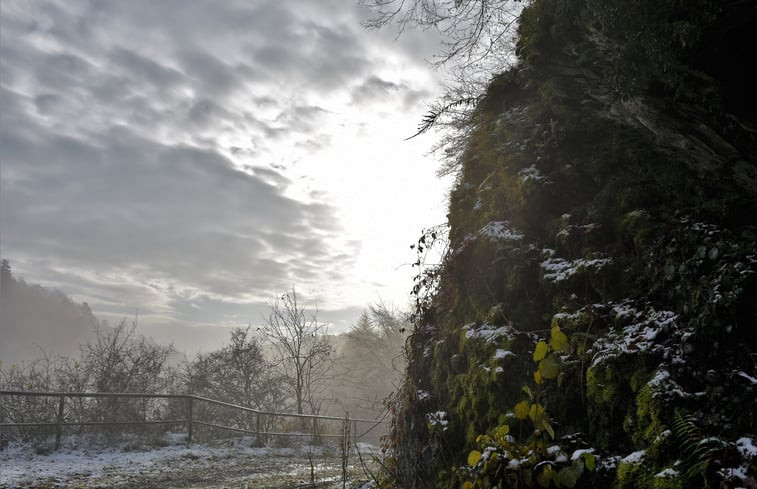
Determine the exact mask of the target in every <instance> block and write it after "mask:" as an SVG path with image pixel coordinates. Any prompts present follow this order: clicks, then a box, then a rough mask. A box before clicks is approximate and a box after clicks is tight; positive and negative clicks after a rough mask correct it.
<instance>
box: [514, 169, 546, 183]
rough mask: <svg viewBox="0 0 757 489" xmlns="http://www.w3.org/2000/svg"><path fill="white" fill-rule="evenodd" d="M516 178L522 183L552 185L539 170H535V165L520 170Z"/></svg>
mask: <svg viewBox="0 0 757 489" xmlns="http://www.w3.org/2000/svg"><path fill="white" fill-rule="evenodd" d="M518 176H519V177H520V179H521V181H522V182H541V183H552V182H551V181H550V180H549V178H547V177H545V176H544V175H542V174H541V173H540V172H539V169H538V168H536V165H531V166H529V167H528V168H524V169H522V170H521V171H519V172H518Z"/></svg>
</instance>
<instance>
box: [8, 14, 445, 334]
mask: <svg viewBox="0 0 757 489" xmlns="http://www.w3.org/2000/svg"><path fill="white" fill-rule="evenodd" d="M2 9H3V11H2V16H1V22H2V26H1V27H2V29H0V36H1V39H0V41H2V42H1V47H0V50H1V52H0V54H1V59H2V64H1V65H0V71H1V75H2V90H1V91H0V104H1V107H2V110H1V112H2V125H0V145H1V147H2V153H3V154H2V159H3V167H2V181H1V182H0V184H1V186H2V187H1V189H0V190H2V192H1V193H0V204H1V206H0V213H1V215H0V218H1V219H0V230H1V231H2V253H3V257H4V258H7V259H9V260H11V262H12V264H13V266H14V270H15V271H16V273H17V274H18V275H21V276H23V277H25V278H27V280H30V281H34V282H40V283H43V284H50V285H54V286H57V287H58V288H60V289H61V290H63V291H66V292H68V293H70V294H72V295H73V296H74V297H75V298H76V299H77V300H82V301H87V302H89V303H90V305H91V306H92V308H93V310H94V311H95V313H96V314H100V315H103V316H105V317H111V318H115V317H117V316H119V315H124V314H130V313H132V312H133V311H134V310H135V309H136V308H139V310H140V311H141V312H140V315H141V318H142V319H141V321H142V324H143V325H145V326H149V325H150V324H152V325H154V326H156V325H159V324H162V325H164V326H166V327H167V325H173V326H171V328H170V330H171V331H172V333H171V334H174V333H175V331H176V328H177V326H175V325H176V324H179V323H181V324H188V325H191V324H194V325H211V324H226V325H233V324H246V323H248V322H253V323H254V322H257V321H259V319H260V315H261V314H262V313H264V311H265V301H266V300H267V299H268V298H270V297H272V296H273V294H275V293H276V292H277V291H281V290H283V289H285V288H287V287H290V286H292V285H296V286H297V287H298V289H299V290H300V292H301V293H302V294H303V295H304V297H306V298H308V299H309V300H311V301H313V302H317V304H318V306H319V308H320V309H321V311H322V314H323V316H324V317H325V318H326V319H329V317H330V318H331V319H332V320H333V321H335V322H337V323H338V324H339V326H342V327H343V326H346V325H347V324H348V323H350V322H351V321H352V320H353V319H354V318H355V317H356V315H357V314H358V312H359V311H360V310H361V309H362V308H363V307H365V306H366V305H367V303H369V302H372V301H376V300H379V299H383V300H386V301H390V302H395V303H398V304H400V305H403V303H404V301H405V300H406V298H407V291H408V290H409V289H410V287H411V282H410V277H411V275H412V271H411V270H410V269H409V267H407V266H403V265H405V264H406V263H407V262H409V261H410V260H411V258H412V256H411V253H410V252H409V250H408V245H409V244H410V243H411V242H412V241H413V240H414V239H415V238H416V235H417V234H418V233H419V232H420V229H421V228H422V227H424V226H429V225H434V224H438V223H439V222H441V221H442V220H443V215H444V208H445V203H444V185H445V183H444V182H441V181H438V180H436V178H435V177H434V171H435V163H434V162H433V161H431V160H430V159H429V158H425V157H424V156H423V154H424V152H425V151H427V150H428V148H429V147H430V146H431V141H428V140H426V141H424V140H412V141H410V142H406V141H404V138H405V137H407V136H408V135H410V134H412V133H413V131H414V129H415V127H416V123H417V121H418V120H419V118H420V116H421V115H422V113H423V112H424V102H429V101H431V100H432V99H433V97H434V94H435V93H436V91H437V90H438V89H437V81H436V80H437V75H436V74H435V73H434V72H433V71H432V70H431V69H430V68H429V66H428V65H427V64H426V62H425V61H424V59H425V58H427V57H428V56H430V54H431V52H432V50H433V49H434V48H435V43H436V40H435V39H433V38H431V37H428V36H424V35H422V34H419V33H410V34H408V35H407V36H405V37H402V38H400V40H399V41H395V40H394V33H391V32H368V31H365V30H363V29H362V27H361V26H360V22H359V21H360V16H361V15H364V12H362V11H361V10H360V8H359V7H358V6H357V4H355V5H352V4H350V3H345V2H343V1H337V0H333V1H329V2H326V1H321V0H310V1H308V0H298V1H293V2H278V1H261V2H247V1H238V2H235V1H224V2H216V1H209V0H208V1H200V0H193V1H184V0H181V1H179V0H174V1H169V0H163V1H161V2H146V1H145V2H85V1H72V0H66V1H62V0H61V1H53V0H50V1H44V2H43V1H40V2H22V1H14V0H7V1H4V2H3V5H2ZM221 339H222V338H221ZM219 341H220V339H219Z"/></svg>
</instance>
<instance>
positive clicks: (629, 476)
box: [392, 0, 757, 489]
mask: <svg viewBox="0 0 757 489" xmlns="http://www.w3.org/2000/svg"><path fill="white" fill-rule="evenodd" d="M755 31H757V13H756V11H755V6H754V4H753V2H709V1H693V2H673V1H638V2H620V1H614V2H613V1H607V2H596V1H594V0H585V1H571V0H536V1H534V2H533V3H531V4H530V5H529V6H528V7H526V8H525V10H524V11H523V14H522V18H521V27H520V32H519V35H520V38H519V43H518V56H519V62H518V64H517V66H516V67H514V68H513V69H510V70H509V71H507V72H505V73H502V74H500V75H497V76H496V77H494V78H493V80H492V81H491V84H490V86H489V88H488V90H487V92H486V94H485V95H484V96H483V97H482V98H481V100H480V101H479V103H478V105H477V107H476V109H475V111H474V113H473V114H472V116H471V117H470V120H469V122H468V127H467V129H466V130H467V132H468V136H467V138H466V146H465V148H464V151H463V155H462V157H461V159H460V161H459V172H460V173H459V179H458V182H457V184H456V186H455V188H454V190H453V192H452V194H451V199H450V201H451V202H450V209H449V215H448V218H449V252H448V253H447V256H446V258H445V261H444V264H443V266H442V268H441V269H440V270H439V271H438V272H437V273H435V274H433V276H432V277H427V278H429V279H430V280H428V281H427V282H426V283H427V284H433V285H431V286H430V287H431V288H432V291H431V292H432V300H431V301H430V303H429V304H427V305H426V306H424V307H423V310H422V311H420V312H421V314H420V317H419V319H418V321H417V324H416V327H415V331H414V333H413V335H412V339H411V343H410V362H409V367H408V371H407V378H406V381H405V387H404V391H403V392H402V395H401V397H400V399H399V401H398V405H397V409H398V411H397V414H396V418H395V428H394V432H393V437H392V444H393V448H394V457H395V463H396V471H395V475H396V477H397V478H398V479H399V482H400V483H401V484H402V485H404V486H405V487H464V488H465V489H468V488H471V487H482V488H487V487H602V488H605V487H616V488H632V487H633V488H636V487H638V488H662V487H665V488H668V487H669V488H684V487H703V486H705V485H706V484H710V487H740V486H743V487H755V486H756V485H757V480H756V479H755V467H756V466H755V463H756V460H755V458H756V457H757V450H755V445H757V438H756V437H755V435H757V431H756V429H755V422H754V419H755V414H756V413H755V406H757V403H755V392H757V371H756V369H755V352H757V334H756V333H757V330H755V323H756V321H757V243H756V242H757V96H756V95H755V93H756V92H755V90H754V87H757V79H755V78H754V75H749V74H748V73H747V71H746V66H747V65H748V64H749V63H748V62H747V59H748V58H749V56H750V55H749V54H747V53H751V55H754V54H755V53H757V44H756V41H755V39H757V38H755V36H754V35H753V33H754V32H755ZM750 76H751V78H749V77H750ZM424 286H426V284H422V286H421V288H423V287H424ZM421 292H423V290H421Z"/></svg>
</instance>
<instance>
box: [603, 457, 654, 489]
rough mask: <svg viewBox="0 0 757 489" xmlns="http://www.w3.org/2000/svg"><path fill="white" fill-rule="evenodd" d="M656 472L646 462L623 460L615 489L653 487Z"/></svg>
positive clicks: (648, 488)
mask: <svg viewBox="0 0 757 489" xmlns="http://www.w3.org/2000/svg"><path fill="white" fill-rule="evenodd" d="M654 479H655V477H654V474H653V472H652V471H651V470H650V469H649V467H647V466H646V464H644V463H628V462H621V463H620V464H619V465H618V471H617V479H616V481H615V484H614V485H613V489H651V488H652V487H654Z"/></svg>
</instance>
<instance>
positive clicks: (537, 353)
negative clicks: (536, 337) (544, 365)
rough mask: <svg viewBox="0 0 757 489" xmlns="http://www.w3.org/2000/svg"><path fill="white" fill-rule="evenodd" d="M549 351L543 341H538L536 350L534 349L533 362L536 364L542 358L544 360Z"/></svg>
mask: <svg viewBox="0 0 757 489" xmlns="http://www.w3.org/2000/svg"><path fill="white" fill-rule="evenodd" d="M548 351H549V347H547V344H546V343H544V342H543V341H540V342H538V343H537V344H536V349H534V362H538V361H539V360H541V359H542V358H544V357H545V356H546V355H547V352H548Z"/></svg>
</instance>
